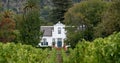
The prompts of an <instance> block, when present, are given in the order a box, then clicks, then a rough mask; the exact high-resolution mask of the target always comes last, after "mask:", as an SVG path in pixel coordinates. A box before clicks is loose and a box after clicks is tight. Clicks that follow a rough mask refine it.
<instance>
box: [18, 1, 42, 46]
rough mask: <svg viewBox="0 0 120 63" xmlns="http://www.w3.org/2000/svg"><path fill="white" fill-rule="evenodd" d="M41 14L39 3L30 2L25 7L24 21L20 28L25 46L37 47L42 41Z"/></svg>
mask: <svg viewBox="0 0 120 63" xmlns="http://www.w3.org/2000/svg"><path fill="white" fill-rule="evenodd" d="M39 17H40V13H39V8H38V2H37V1H34V0H28V2H27V4H26V6H25V7H24V14H23V21H22V23H21V27H20V33H21V39H22V42H23V44H30V45H33V46H36V45H37V44H38V43H39V41H40V22H41V21H40V19H39Z"/></svg>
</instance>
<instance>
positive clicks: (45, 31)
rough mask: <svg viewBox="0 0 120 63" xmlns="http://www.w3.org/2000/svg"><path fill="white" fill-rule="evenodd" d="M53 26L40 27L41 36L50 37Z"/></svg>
mask: <svg viewBox="0 0 120 63" xmlns="http://www.w3.org/2000/svg"><path fill="white" fill-rule="evenodd" d="M53 29H54V28H53V26H41V31H42V32H43V36H52V30H53Z"/></svg>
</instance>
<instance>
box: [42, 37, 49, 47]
mask: <svg viewBox="0 0 120 63" xmlns="http://www.w3.org/2000/svg"><path fill="white" fill-rule="evenodd" d="M41 45H46V46H47V45H48V42H47V39H46V38H44V39H43V42H41Z"/></svg>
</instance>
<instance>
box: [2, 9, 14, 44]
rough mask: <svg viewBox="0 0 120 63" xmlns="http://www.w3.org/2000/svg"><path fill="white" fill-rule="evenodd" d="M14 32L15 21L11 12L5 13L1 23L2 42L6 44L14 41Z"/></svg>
mask: <svg viewBox="0 0 120 63" xmlns="http://www.w3.org/2000/svg"><path fill="white" fill-rule="evenodd" d="M14 30H15V21H14V20H13V19H12V17H11V11H9V10H8V11H5V12H4V13H3V17H2V20H1V21H0V42H4V43H6V42H10V41H12V40H14V38H15V35H14Z"/></svg>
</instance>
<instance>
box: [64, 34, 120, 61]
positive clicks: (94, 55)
mask: <svg viewBox="0 0 120 63" xmlns="http://www.w3.org/2000/svg"><path fill="white" fill-rule="evenodd" d="M119 52H120V32H119V33H114V34H113V35H111V36H109V37H106V38H97V39H95V40H94V41H92V42H89V41H85V40H83V41H82V42H79V43H78V44H77V46H76V48H75V49H70V54H69V55H68V56H66V54H64V53H63V54H62V55H63V59H64V60H63V62H64V63H120V54H119Z"/></svg>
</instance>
